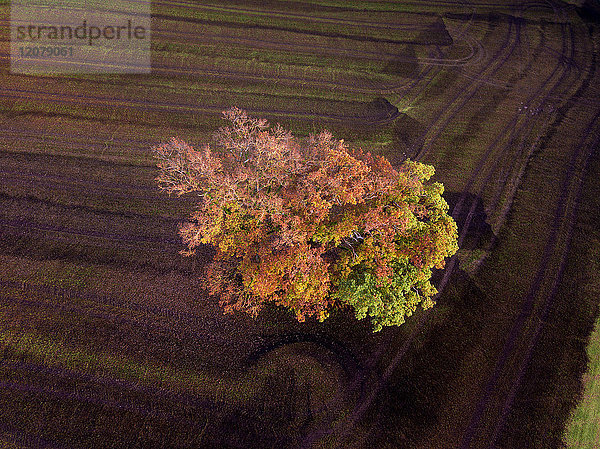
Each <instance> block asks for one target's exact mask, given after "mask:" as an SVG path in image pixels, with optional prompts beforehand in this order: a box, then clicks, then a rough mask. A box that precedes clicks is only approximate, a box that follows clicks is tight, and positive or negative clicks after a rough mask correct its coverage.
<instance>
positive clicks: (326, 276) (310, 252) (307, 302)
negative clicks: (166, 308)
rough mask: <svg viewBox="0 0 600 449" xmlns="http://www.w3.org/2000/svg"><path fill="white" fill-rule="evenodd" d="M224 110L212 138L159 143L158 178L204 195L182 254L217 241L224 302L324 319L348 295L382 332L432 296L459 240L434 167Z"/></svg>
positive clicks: (211, 283) (215, 265) (217, 291)
mask: <svg viewBox="0 0 600 449" xmlns="http://www.w3.org/2000/svg"><path fill="white" fill-rule="evenodd" d="M224 115H225V118H226V119H228V120H229V121H230V122H231V126H228V127H223V128H220V129H219V131H218V132H217V133H215V146H214V148H211V147H210V145H206V146H204V147H203V148H202V149H201V150H200V151H197V150H195V149H194V148H192V147H190V146H189V145H187V144H186V143H185V142H182V141H180V140H178V139H172V140H171V141H170V142H168V143H166V144H163V145H161V146H159V147H156V148H154V154H155V156H156V157H157V158H158V159H159V162H158V167H159V168H160V174H159V176H158V177H157V181H158V183H159V185H160V186H161V188H162V189H164V190H166V191H167V192H169V193H175V194H178V195H183V194H187V193H192V192H193V193H195V194H197V195H199V197H200V201H199V207H198V210H197V211H196V212H195V213H194V214H193V215H192V217H191V218H190V220H189V221H188V222H187V223H185V224H184V225H183V226H182V227H181V228H180V234H181V236H182V238H183V241H184V243H185V244H186V245H187V247H188V249H187V250H186V251H183V252H182V253H183V254H185V255H191V254H193V252H194V249H195V248H196V247H197V246H198V245H200V244H210V245H212V246H214V247H215V248H216V250H217V254H216V256H215V258H214V260H213V262H212V263H211V264H210V265H209V266H208V268H207V269H206V272H205V273H204V274H205V276H206V279H207V282H208V288H209V291H210V293H211V294H212V295H215V296H219V297H220V304H221V305H222V307H223V308H224V310H225V312H233V311H234V310H243V311H246V312H248V313H250V314H252V315H256V314H257V313H258V312H259V310H260V309H261V308H262V306H263V305H264V304H265V303H266V302H275V303H276V304H278V305H283V306H286V307H288V308H289V309H291V310H292V311H293V312H294V313H295V314H296V317H297V319H298V320H299V321H303V320H304V319H305V317H306V316H317V317H318V318H319V319H320V320H324V319H325V318H327V316H328V313H329V311H330V310H331V309H332V308H334V307H337V306H350V307H352V308H353V309H354V310H355V313H356V316H357V318H359V319H362V318H365V317H366V316H370V317H371V321H372V322H373V324H374V326H375V330H376V331H377V330H380V329H381V328H382V326H391V325H400V324H402V323H403V322H404V320H405V317H406V316H410V315H411V314H412V313H413V312H414V311H415V310H416V308H417V306H418V305H419V304H420V305H421V306H422V307H424V308H428V307H431V306H433V300H432V297H433V296H434V295H435V294H436V293H437V292H436V290H435V288H434V287H433V286H432V285H431V283H430V282H429V279H430V277H431V273H432V272H431V270H432V269H433V268H442V267H443V266H444V260H445V259H446V258H447V257H450V256H452V255H453V254H454V253H455V252H456V251H457V249H458V246H457V228H456V224H455V222H454V220H453V219H452V218H451V217H450V216H449V215H448V204H447V203H446V202H445V201H444V199H443V198H442V194H443V190H444V189H443V186H442V185H441V184H440V183H428V182H427V181H429V179H430V178H431V176H433V174H434V169H433V167H431V166H428V165H425V164H421V163H418V162H413V161H406V162H404V163H403V164H402V166H401V167H400V168H399V169H398V170H395V169H394V168H393V167H392V166H391V165H390V163H389V161H387V160H386V159H385V158H383V157H378V156H373V155H371V153H365V152H363V151H362V150H350V149H349V148H347V146H345V145H344V142H343V140H339V141H338V140H335V139H333V137H332V135H331V134H330V133H329V132H326V131H325V132H322V133H320V134H319V135H316V136H311V137H310V138H309V139H308V140H307V141H302V142H301V141H299V140H298V139H295V138H294V137H293V136H292V135H291V134H290V133H289V132H288V131H286V130H284V129H283V128H281V127H280V126H279V125H277V126H275V127H273V128H270V127H269V125H268V124H267V122H266V121H265V120H256V119H252V118H249V117H248V116H247V115H246V113H245V112H244V111H242V110H240V109H238V108H231V109H229V110H227V111H225V112H224Z"/></svg>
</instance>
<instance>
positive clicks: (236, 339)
mask: <svg viewBox="0 0 600 449" xmlns="http://www.w3.org/2000/svg"><path fill="white" fill-rule="evenodd" d="M575 3H581V5H578V6H577V5H575ZM593 8H594V6H593V5H592V2H562V1H559V0H551V1H548V2H535V1H531V2H529V1H518V2H509V3H498V2H483V1H481V2H479V1H470V2H466V3H465V2H454V1H433V2H427V3H424V2H416V1H409V2H392V1H387V0H378V1H363V0H351V1H343V2H342V1H338V0H307V1H303V2H296V1H291V0H273V1H269V2H259V1H257V0H245V1H242V0H239V1H238V0H235V1H229V2H223V1H216V2H212V3H206V4H205V3H202V2H194V1H188V0H184V1H173V0H162V1H157V2H153V3H152V19H153V21H152V42H151V57H152V68H151V69H152V70H151V73H149V74H98V75H91V74H72V75H56V76H30V75H19V74H15V73H12V72H11V71H10V41H9V33H8V32H5V31H2V32H0V60H1V61H2V64H0V80H1V84H0V86H1V87H0V135H1V138H0V314H1V315H2V319H1V320H0V351H1V353H2V359H0V385H1V386H2V388H0V445H2V446H3V447H15V448H38V447H48V448H90V447H94V448H104V447H106V448H108V447H111V448H121V447H122V448H131V447H147V448H174V447H177V448H200V447H202V448H204V447H207V448H210V447H214V448H229V447H231V448H235V447H260V448H267V447H273V448H284V447H289V448H297V447H298V448H312V447H314V448H325V447H336V448H348V447H353V448H370V447H394V448H419V449H420V448H423V449H425V448H451V447H452V448H454V447H456V448H465V449H466V448H486V449H487V448H490V449H491V448H506V449H519V448H538V447H540V448H541V447H544V448H559V447H562V444H563V443H567V444H568V445H569V446H570V447H574V448H575V447H577V448H580V447H581V448H584V447H586V448H587V447H590V448H591V447H596V446H597V445H598V441H599V440H598V438H599V437H598V435H599V434H598V433H597V432H594V429H596V428H597V416H595V414H597V413H596V412H597V407H596V408H595V406H596V405H597V403H600V398H599V397H597V396H598V388H597V382H596V381H595V380H594V375H595V374H594V373H595V372H596V371H597V368H598V367H597V365H598V363H597V360H595V359H594V357H596V358H597V355H598V354H597V339H598V335H597V334H598V331H597V326H596V328H594V323H595V322H597V319H598V313H599V311H600V308H599V307H598V292H599V291H600V290H599V288H600V286H599V283H598V279H600V272H599V269H600V266H599V265H598V263H597V259H598V257H597V255H598V250H600V232H599V231H598V226H597V223H598V221H599V219H600V216H599V211H600V202H599V198H600V187H599V184H598V173H599V170H600V163H599V157H598V147H599V143H600V71H599V70H598V64H599V61H600V59H599V58H600V54H599V47H598V46H599V44H600V42H599V38H598V33H599V31H600V30H599V28H598V23H599V22H598V17H599V16H598V15H597V13H596V12H595V10H594V9H593ZM0 23H2V24H3V25H6V27H3V28H2V29H3V30H4V29H8V25H9V24H10V14H9V4H8V2H0ZM232 105H237V106H239V107H241V108H243V109H246V110H247V111H248V112H249V113H250V114H252V115H254V116H257V117H265V118H267V119H268V120H269V121H270V122H271V123H281V124H282V125H283V126H285V127H288V128H289V129H291V131H292V132H294V134H297V135H300V136H308V135H309V134H311V133H314V132H318V131H320V130H322V129H325V128H327V129H330V130H331V131H332V132H333V133H334V134H335V136H336V137H339V138H343V139H345V141H346V142H347V143H349V144H350V145H351V146H361V147H363V148H369V149H371V150H372V151H374V152H375V153H377V154H381V155H384V156H386V157H387V158H389V160H390V161H391V162H392V163H393V164H394V165H398V164H400V163H401V162H402V161H404V160H405V159H406V158H411V159H413V160H419V161H422V162H425V163H430V164H433V165H434V166H435V168H436V175H435V180H436V181H440V182H442V183H443V184H444V186H445V190H446V193H445V194H444V196H445V198H446V199H447V200H448V203H449V205H450V211H451V213H452V215H453V217H454V218H455V220H456V221H457V223H458V226H459V235H460V240H459V246H460V248H461V249H460V251H459V253H458V254H457V255H456V256H455V257H453V258H452V259H451V260H450V261H449V262H448V263H447V266H446V268H445V269H444V270H439V271H438V272H436V273H435V275H434V277H435V285H436V286H437V288H438V290H439V291H440V294H439V296H438V297H437V305H436V307H434V308H433V309H431V310H428V311H426V312H423V311H419V312H417V313H416V314H415V316H413V317H411V318H410V319H409V320H407V323H406V324H404V325H403V326H401V327H399V328H386V329H384V330H383V331H382V332H380V333H377V334H372V333H371V328H370V325H369V323H368V322H366V321H364V320H363V321H357V320H355V319H354V317H353V315H352V314H351V313H349V312H348V311H338V312H336V313H334V314H333V316H332V317H331V318H329V319H328V320H326V321H325V322H324V323H318V322H316V321H311V320H308V321H307V322H306V323H298V322H297V321H296V320H295V319H294V317H293V316H292V315H291V314H288V313H286V312H285V311H284V310H282V309H280V308H277V307H274V306H273V307H267V308H266V309H265V310H264V311H263V312H261V314H260V315H259V316H258V318H257V319H251V318H250V317H248V316H245V315H242V314H236V315H223V314H222V311H221V309H220V308H219V306H218V304H217V301H216V300H214V299H211V298H209V296H208V293H207V291H206V285H205V282H204V280H203V279H202V278H201V277H199V275H198V273H200V270H201V268H202V267H203V266H204V265H205V264H206V263H207V262H208V261H209V260H210V259H211V258H212V256H213V254H214V251H213V249H211V248H210V247H203V248H202V250H200V251H198V254H197V255H196V256H194V257H191V258H184V257H182V256H181V255H180V254H179V251H180V250H181V249H182V248H183V246H182V244H181V241H180V238H179V236H178V226H179V224H180V223H181V222H182V221H183V220H185V218H186V217H187V216H188V215H189V214H190V213H191V212H192V211H193V210H194V208H195V199H194V198H193V196H183V197H180V198H177V197H169V196H167V195H166V194H164V193H162V192H161V191H159V190H158V188H157V186H156V183H155V180H154V178H155V177H156V175H157V169H156V167H155V161H154V160H153V158H152V154H151V148H152V147H153V146H155V145H158V144H159V143H161V142H164V141H166V140H167V139H169V138H170V137H172V136H178V137H180V138H182V139H184V140H186V141H188V142H190V143H191V144H193V145H200V144H201V143H202V142H207V141H209V140H210V138H211V137H210V135H211V133H212V132H213V131H214V130H216V129H217V128H218V127H219V126H222V121H221V120H220V112H221V111H222V110H224V109H226V108H228V107H230V106H232ZM594 329H595V330H594ZM588 341H589V344H590V346H589V347H590V349H589V351H588V350H587V345H588ZM588 357H589V362H590V363H589V366H588ZM594 419H596V421H594ZM594 426H595V427H594ZM590 429H591V430H590Z"/></svg>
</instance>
